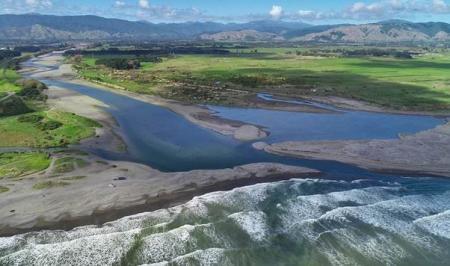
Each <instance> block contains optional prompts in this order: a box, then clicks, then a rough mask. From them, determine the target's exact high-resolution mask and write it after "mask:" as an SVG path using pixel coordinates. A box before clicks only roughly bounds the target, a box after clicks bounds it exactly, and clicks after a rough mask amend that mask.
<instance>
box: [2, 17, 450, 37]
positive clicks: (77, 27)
mask: <svg viewBox="0 0 450 266" xmlns="http://www.w3.org/2000/svg"><path fill="white" fill-rule="evenodd" d="M0 40H1V41H36V42H53V41H70V40H77V41H82V40H84V41H88V40H91V41H94V40H210V41H298V42H323V43H336V42H339V43H402V42H446V41H450V24H447V23H443V22H427V23H413V22H408V21H403V20H390V21H383V22H378V23H370V24H361V25H353V24H340V25H319V26H317V25H309V24H306V23H302V22H285V21H273V20H269V21H253V22H247V23H227V24H224V23H217V22H185V23H159V24H155V23H150V22H146V21H127V20H121V19H111V18H103V17H98V16H91V15H88V16H51V15H40V14H23V15H0Z"/></svg>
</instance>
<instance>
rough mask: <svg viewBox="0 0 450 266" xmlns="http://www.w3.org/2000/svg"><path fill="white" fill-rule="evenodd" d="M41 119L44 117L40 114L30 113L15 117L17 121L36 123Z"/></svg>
mask: <svg viewBox="0 0 450 266" xmlns="http://www.w3.org/2000/svg"><path fill="white" fill-rule="evenodd" d="M43 119H44V117H43V116H42V115H36V114H32V115H22V116H19V118H17V121H19V122H21V123H33V124H37V123H39V122H41V121H42V120H43Z"/></svg>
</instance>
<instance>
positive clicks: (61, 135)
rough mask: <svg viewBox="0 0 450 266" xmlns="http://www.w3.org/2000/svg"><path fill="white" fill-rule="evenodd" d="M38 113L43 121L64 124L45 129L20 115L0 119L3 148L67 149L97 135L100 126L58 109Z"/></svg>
mask: <svg viewBox="0 0 450 266" xmlns="http://www.w3.org/2000/svg"><path fill="white" fill-rule="evenodd" d="M34 114H35V115H39V116H41V117H43V120H42V121H43V122H49V121H56V122H59V123H61V125H60V126H59V127H58V128H56V129H51V128H42V126H39V125H38V124H36V123H33V122H20V121H19V119H18V118H19V117H20V116H12V117H6V118H0V147H37V148H48V147H64V146H66V145H68V144H74V143H78V142H79V141H80V140H81V139H84V138H88V137H91V136H93V135H94V134H95V128H96V127H99V126H100V125H99V124H98V123H96V122H94V121H92V120H90V119H87V118H84V117H80V116H77V115H74V114H71V113H66V112H61V111H56V110H50V111H42V112H36V113H34ZM25 116H27V115H25Z"/></svg>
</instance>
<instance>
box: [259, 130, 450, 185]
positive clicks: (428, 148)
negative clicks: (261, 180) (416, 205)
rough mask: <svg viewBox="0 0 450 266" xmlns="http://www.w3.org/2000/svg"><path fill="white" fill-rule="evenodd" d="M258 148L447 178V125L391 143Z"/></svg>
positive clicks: (449, 152) (287, 144)
mask: <svg viewBox="0 0 450 266" xmlns="http://www.w3.org/2000/svg"><path fill="white" fill-rule="evenodd" d="M258 147H262V148H263V149H264V150H265V151H267V152H270V153H273V154H280V155H289V156H295V157H301V158H312V159H320V160H332V161H339V162H343V163H348V164H353V165H357V166H359V167H362V168H366V169H370V170H375V171H382V172H386V171H388V172H404V173H414V174H431V175H439V176H446V177H450V123H447V124H445V125H441V126H438V127H436V128H434V129H430V130H427V131H423V132H419V133H417V134H414V135H409V136H401V137H400V138H399V139H392V140H361V141H359V140H358V141H314V142H297V141H290V142H283V143H277V144H272V145H268V146H262V145H258ZM256 148H257V147H256Z"/></svg>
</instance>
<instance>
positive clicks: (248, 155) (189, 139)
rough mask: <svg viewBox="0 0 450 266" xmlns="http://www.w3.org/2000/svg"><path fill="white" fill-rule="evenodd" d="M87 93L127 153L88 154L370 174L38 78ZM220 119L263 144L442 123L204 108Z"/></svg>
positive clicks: (154, 162) (160, 163)
mask: <svg viewBox="0 0 450 266" xmlns="http://www.w3.org/2000/svg"><path fill="white" fill-rule="evenodd" d="M43 82H45V83H47V84H48V85H50V86H56V87H62V88H66V89H69V90H73V91H76V92H78V93H81V94H83V95H87V96H90V97H92V98H94V99H97V100H99V101H101V102H104V103H105V104H106V105H108V106H109V107H108V108H106V111H107V112H109V113H110V114H111V115H112V116H113V117H114V118H115V120H116V121H117V122H118V124H119V125H120V129H121V133H122V136H123V137H124V141H125V143H126V144H127V153H125V154H124V153H113V152H110V151H106V150H103V149H102V148H101V147H99V148H97V149H92V150H90V152H92V153H94V154H97V155H99V156H101V157H104V158H105V159H111V160H127V161H134V162H138V163H143V164H147V165H149V166H151V167H153V168H156V169H158V170H161V171H166V172H179V171H189V170H196V169H223V168H230V167H234V166H238V165H244V164H249V163H258V162H278V163H285V164H291V165H297V166H306V167H311V168H315V169H318V170H321V171H322V172H324V173H325V174H328V175H335V174H339V175H351V176H357V175H363V176H367V175H369V173H368V171H365V170H362V169H359V168H357V167H353V166H349V165H345V164H340V163H335V162H323V161H314V160H300V159H294V158H286V157H280V156H276V155H270V154H267V153H265V152H263V151H258V150H255V149H254V148H253V147H252V142H241V141H237V140H234V139H232V138H231V137H229V136H223V135H221V134H218V133H216V132H214V131H212V130H208V129H205V128H202V127H200V126H198V125H195V124H193V123H191V122H189V121H187V120H186V119H185V118H183V117H182V116H180V115H179V114H176V113H174V112H172V111H170V110H169V109H166V108H164V107H160V106H156V105H152V104H149V103H147V102H143V101H139V100H136V99H132V98H129V97H127V96H124V95H121V94H116V93H113V92H111V91H109V90H103V89H99V88H94V87H90V86H86V85H80V84H74V83H70V82H65V81H60V80H43ZM208 107H209V108H210V109H211V110H213V111H215V112H217V115H219V116H222V117H224V118H228V119H233V120H239V121H243V122H246V123H251V124H257V125H260V126H263V127H264V128H267V129H268V130H269V131H270V135H269V137H267V138H265V139H263V140H262V141H266V142H268V143H275V142H280V141H288V140H346V139H371V138H380V139H389V138H397V137H398V135H399V134H405V133H406V134H412V133H416V132H419V131H422V130H427V129H431V128H433V127H435V126H437V125H439V124H442V123H444V120H443V119H439V118H435V117H431V116H413V115H393V114H381V113H368V112H355V111H344V112H339V113H330V114H313V113H300V112H284V111H273V110H263V109H244V108H231V107H219V106H208Z"/></svg>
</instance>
